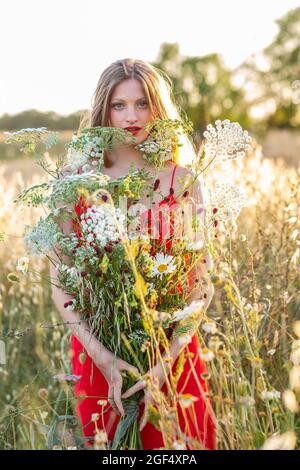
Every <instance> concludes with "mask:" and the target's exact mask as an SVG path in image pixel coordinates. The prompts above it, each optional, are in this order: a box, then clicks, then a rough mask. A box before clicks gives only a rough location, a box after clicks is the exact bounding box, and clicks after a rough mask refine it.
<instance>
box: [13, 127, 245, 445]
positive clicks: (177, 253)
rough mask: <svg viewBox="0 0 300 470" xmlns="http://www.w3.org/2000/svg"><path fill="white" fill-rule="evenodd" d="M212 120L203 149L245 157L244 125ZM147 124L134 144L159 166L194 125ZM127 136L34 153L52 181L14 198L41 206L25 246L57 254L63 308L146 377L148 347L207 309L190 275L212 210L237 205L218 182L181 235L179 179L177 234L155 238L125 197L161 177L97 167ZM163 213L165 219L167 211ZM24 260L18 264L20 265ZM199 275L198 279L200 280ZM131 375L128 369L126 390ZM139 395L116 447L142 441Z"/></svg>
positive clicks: (31, 137) (27, 137)
mask: <svg viewBox="0 0 300 470" xmlns="http://www.w3.org/2000/svg"><path fill="white" fill-rule="evenodd" d="M215 124H216V125H215V127H214V126H208V129H207V132H206V133H205V134H204V136H205V138H206V143H205V145H204V154H206V156H207V158H209V159H210V162H211V163H212V162H214V163H216V161H217V160H218V159H219V160H221V161H222V159H225V157H226V155H227V156H228V158H234V157H235V156H237V155H238V156H242V152H244V151H245V150H247V149H248V146H249V142H250V140H251V139H250V137H249V136H248V134H247V133H246V131H243V130H242V129H241V128H240V126H239V125H238V124H237V123H230V121H223V122H221V121H217V122H216V123H215ZM147 129H148V131H149V137H148V138H147V139H146V140H145V141H144V142H143V143H142V144H140V145H139V146H137V148H139V149H140V150H141V151H142V152H143V155H144V158H145V159H146V160H147V161H148V162H150V163H151V164H152V165H153V166H154V167H156V168H157V169H158V171H159V170H160V168H161V167H162V165H163V163H164V162H165V161H166V160H168V159H170V155H172V152H174V149H175V148H176V145H179V140H178V137H179V135H180V133H181V132H188V131H190V130H191V124H190V123H187V124H186V123H182V122H181V121H176V120H175V121H173V120H159V119H156V120H155V121H154V122H152V123H150V125H149V127H148V128H147ZM7 134H8V137H7V141H6V142H7V143H12V142H17V143H21V144H22V148H21V150H23V151H25V150H26V151H27V152H29V151H32V152H33V151H34V150H35V148H36V145H37V144H38V143H43V144H44V145H46V148H49V146H51V145H55V143H56V142H57V139H56V136H55V135H54V134H53V135H52V133H50V132H49V131H47V129H44V128H39V129H23V130H21V131H18V132H16V133H7ZM126 137H127V133H126V132H125V131H124V130H123V129H118V128H109V127H107V128H105V127H94V128H86V129H84V130H83V131H82V132H81V134H80V135H79V136H78V135H74V136H73V138H72V140H71V141H70V142H68V143H67V145H66V150H67V152H66V155H65V156H64V157H63V158H62V159H59V162H58V163H57V164H56V168H55V169H53V168H49V166H48V165H47V166H46V165H44V162H43V158H40V160H39V163H40V164H41V165H42V166H43V167H44V168H45V170H46V171H47V172H48V173H49V175H50V177H49V179H48V181H47V182H46V183H43V184H39V185H35V186H32V187H30V188H27V189H25V190H23V191H22V193H21V194H20V196H19V197H18V199H17V201H16V202H18V203H23V204H27V205H29V206H35V207H36V206H42V207H44V208H46V215H45V216H44V217H42V218H41V219H40V220H39V221H38V223H37V224H36V226H34V227H26V232H25V234H24V237H25V241H26V244H27V246H28V249H29V252H31V253H35V254H41V255H43V256H47V257H48V259H49V261H50V262H52V263H53V262H54V260H53V259H52V258H51V252H55V253H56V255H57V257H58V259H60V262H59V263H56V265H55V266H56V270H57V273H58V274H57V278H58V280H59V284H60V287H61V288H62V289H63V290H64V291H65V292H66V293H68V294H69V296H71V300H70V301H68V302H67V303H66V304H65V308H66V309H69V310H70V309H71V310H74V309H75V310H78V311H79V312H80V314H81V319H84V320H86V321H88V323H89V326H90V329H91V333H92V334H93V335H95V336H96V337H97V339H99V340H100V341H101V342H102V343H103V344H104V346H105V347H106V348H107V349H109V350H110V351H112V352H113V353H115V354H116V355H117V356H119V357H120V358H122V359H124V360H125V361H127V362H129V363H131V364H132V365H135V366H136V367H138V369H139V371H140V374H141V376H143V375H144V374H145V373H146V371H147V370H148V369H149V366H150V364H149V363H150V360H149V359H150V353H151V351H153V350H156V351H160V349H161V348H165V349H167V347H168V341H169V340H170V338H171V337H172V338H173V337H175V336H180V338H181V339H182V344H185V342H188V339H189V338H190V336H189V335H190V333H191V332H192V331H193V330H194V325H195V320H196V319H198V320H199V318H201V316H203V315H204V310H203V306H204V302H203V301H202V300H198V301H193V302H192V303H191V304H188V303H187V298H188V295H189V293H190V287H191V286H190V281H191V279H190V278H189V272H192V269H193V267H194V266H195V265H196V264H197V263H198V262H199V260H204V262H205V253H207V250H208V249H209V250H210V251H211V252H212V253H213V247H212V246H211V243H210V242H209V243H207V239H206V236H205V233H204V230H205V227H208V228H211V229H215V228H216V226H217V224H216V219H217V216H216V214H217V213H218V214H220V217H227V218H228V217H230V216H232V215H235V216H236V215H237V213H238V211H239V209H236V211H237V212H236V213H235V214H233V211H232V209H231V208H230V189H228V188H227V187H226V188H224V187H220V188H219V192H218V194H217V195H215V196H216V197H215V200H213V197H212V202H211V205H212V207H211V211H210V213H208V216H207V217H208V220H207V221H206V220H205V218H204V208H203V207H199V208H198V210H196V211H194V213H193V216H192V217H191V220H190V221H189V222H190V223H189V230H188V231H185V233H184V234H183V232H182V228H183V217H182V215H181V214H182V213H184V209H185V207H186V206H188V202H189V203H190V202H191V200H190V198H189V197H188V196H189V191H188V190H187V188H188V187H190V186H189V185H190V184H191V181H188V182H185V183H184V184H183V185H182V193H183V197H182V198H181V201H182V202H181V206H180V207H179V208H180V210H178V211H177V212H176V214H177V219H176V223H177V228H178V230H179V231H178V236H177V237H176V236H175V237H173V238H172V242H171V243H170V237H166V238H165V239H164V240H160V242H159V243H158V241H157V239H156V238H155V237H151V236H149V233H148V232H147V230H146V231H145V230H141V225H142V224H141V218H140V217H136V213H135V212H134V211H132V207H134V206H132V204H131V203H132V202H134V201H138V200H139V199H140V198H141V197H142V196H143V194H144V192H145V191H146V190H147V191H148V192H149V188H152V194H153V193H154V191H155V190H157V186H158V185H157V180H156V179H154V181H153V179H152V180H151V177H150V175H149V174H148V173H147V172H146V171H145V170H135V169H134V168H133V167H131V169H130V171H129V174H128V175H126V176H124V177H120V178H118V179H116V180H113V181H111V180H110V177H109V176H107V175H105V174H104V173H103V172H102V167H103V163H104V158H103V152H104V151H105V150H109V149H110V148H111V147H112V146H113V145H116V144H118V143H122V142H124V141H125V139H126ZM132 139H133V141H134V137H132ZM202 160H203V158H201V156H199V160H197V162H195V165H194V170H195V178H197V176H198V174H199V173H198V170H199V166H200V164H199V162H202ZM197 165H198V166H197ZM65 168H67V169H68V171H67V172H66V171H65ZM152 178H153V177H152ZM224 194H227V197H224ZM228 195H229V196H228ZM235 196H236V200H237V201H239V203H240V204H235V206H234V207H235V208H241V207H242V205H243V199H242V197H241V194H240V193H239V192H238V193H237V194H236V195H235ZM120 202H121V203H120ZM149 202H151V199H150V201H149ZM192 202H193V201H192ZM154 213H155V212H154ZM165 216H166V218H167V219H168V217H169V216H170V212H169V211H167V213H166V214H165ZM64 217H68V218H71V220H72V230H71V231H70V232H69V233H64V232H63V230H62V228H61V226H60V223H59V222H60V220H63V219H64ZM167 222H168V220H167ZM195 234H196V237H195ZM58 246H59V250H58V249H57V247H58ZM65 256H67V257H68V258H69V259H70V260H71V265H70V266H69V265H66V264H65V263H64V262H63V259H64V257H65ZM24 259H25V258H23V261H22V263H23V264H22V263H21V264H20V266H21V265H22V266H24ZM25 264H26V269H23V270H22V271H23V272H24V273H25V272H27V270H28V263H25ZM18 269H19V270H21V269H20V268H18ZM192 281H193V284H195V280H194V279H193V280H192ZM197 282H199V283H200V285H201V279H196V284H197ZM137 379H138V378H137V377H134V376H131V375H128V376H125V377H124V381H123V384H124V391H125V390H126V389H128V388H129V387H130V386H132V385H133V384H134V383H135V382H136V380H137ZM140 393H141V392H139V393H137V394H136V396H134V397H132V398H130V399H128V400H124V402H123V403H124V409H125V413H126V416H125V418H122V419H121V420H120V423H119V426H118V430H117V432H116V436H117V437H116V438H115V441H114V443H113V448H117V447H118V446H119V445H122V447H123V448H124V446H126V444H127V443H128V442H131V443H132V442H136V443H137V445H138V443H139V442H140V439H139V436H136V437H135V438H134V439H133V438H132V433H136V432H138V431H136V428H135V427H134V421H135V420H136V418H137V415H138V401H139V400H140V398H141V395H140ZM149 421H151V419H149ZM153 423H154V421H153Z"/></svg>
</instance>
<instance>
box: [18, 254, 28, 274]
mask: <svg viewBox="0 0 300 470" xmlns="http://www.w3.org/2000/svg"><path fill="white" fill-rule="evenodd" d="M28 266H29V258H27V257H26V256H23V257H22V258H19V259H18V263H17V268H16V269H17V271H21V272H22V273H23V274H25V273H27V272H28Z"/></svg>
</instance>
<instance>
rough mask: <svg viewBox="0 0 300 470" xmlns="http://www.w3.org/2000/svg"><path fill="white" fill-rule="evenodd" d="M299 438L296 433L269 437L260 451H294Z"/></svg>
mask: <svg viewBox="0 0 300 470" xmlns="http://www.w3.org/2000/svg"><path fill="white" fill-rule="evenodd" d="M296 442H297V437H296V434H295V433H294V431H287V432H285V433H284V434H278V435H273V436H271V437H269V438H268V439H267V440H266V441H265V443H264V444H263V445H262V447H261V448H260V450H293V449H294V448H295V446H296Z"/></svg>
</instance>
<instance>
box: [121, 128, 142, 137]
mask: <svg viewBox="0 0 300 470" xmlns="http://www.w3.org/2000/svg"><path fill="white" fill-rule="evenodd" d="M125 130H126V131H128V132H130V133H131V134H133V135H135V134H137V133H138V132H140V130H141V128H136V129H125Z"/></svg>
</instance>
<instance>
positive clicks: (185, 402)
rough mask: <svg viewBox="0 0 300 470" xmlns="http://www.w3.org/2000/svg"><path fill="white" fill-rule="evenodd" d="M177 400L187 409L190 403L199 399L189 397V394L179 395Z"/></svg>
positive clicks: (192, 396)
mask: <svg viewBox="0 0 300 470" xmlns="http://www.w3.org/2000/svg"><path fill="white" fill-rule="evenodd" d="M178 399H179V401H180V404H181V405H182V407H183V408H188V407H189V406H191V404H192V403H194V402H195V401H198V400H199V398H197V397H195V396H194V395H191V394H190V393H184V394H182V395H179V397H178Z"/></svg>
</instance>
